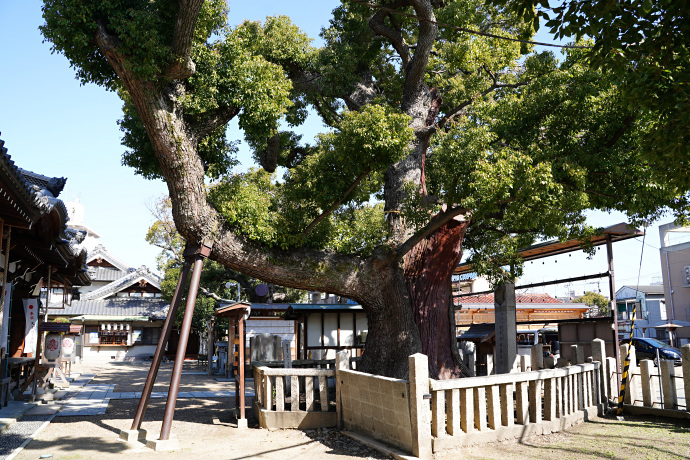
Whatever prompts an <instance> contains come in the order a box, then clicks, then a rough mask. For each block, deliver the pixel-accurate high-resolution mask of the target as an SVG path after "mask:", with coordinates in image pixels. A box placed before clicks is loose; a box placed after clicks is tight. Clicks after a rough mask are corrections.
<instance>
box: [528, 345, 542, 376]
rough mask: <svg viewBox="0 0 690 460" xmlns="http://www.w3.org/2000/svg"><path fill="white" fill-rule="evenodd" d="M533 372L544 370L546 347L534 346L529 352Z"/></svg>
mask: <svg viewBox="0 0 690 460" xmlns="http://www.w3.org/2000/svg"><path fill="white" fill-rule="evenodd" d="M529 353H530V362H531V363H532V370H533V371H538V370H539V369H544V347H543V346H542V345H541V344H537V345H532V346H531V347H530V350H529Z"/></svg>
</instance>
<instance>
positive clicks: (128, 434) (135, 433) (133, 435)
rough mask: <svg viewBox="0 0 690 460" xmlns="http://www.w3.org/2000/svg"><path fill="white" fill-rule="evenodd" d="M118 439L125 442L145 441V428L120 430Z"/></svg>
mask: <svg viewBox="0 0 690 460" xmlns="http://www.w3.org/2000/svg"><path fill="white" fill-rule="evenodd" d="M120 439H122V440H123V441H127V442H144V443H145V442H146V430H120Z"/></svg>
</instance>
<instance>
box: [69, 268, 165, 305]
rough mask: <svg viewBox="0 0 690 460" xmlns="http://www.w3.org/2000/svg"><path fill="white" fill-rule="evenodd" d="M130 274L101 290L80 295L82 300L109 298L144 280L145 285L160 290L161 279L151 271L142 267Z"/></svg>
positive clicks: (132, 270)
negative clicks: (147, 284)
mask: <svg viewBox="0 0 690 460" xmlns="http://www.w3.org/2000/svg"><path fill="white" fill-rule="evenodd" d="M130 270H131V271H130V273H128V274H127V275H125V276H123V277H122V278H119V279H117V280H115V281H113V282H112V283H110V284H106V285H105V286H103V287H102V288H99V289H96V290H95V291H91V292H87V293H85V294H82V296H81V297H82V299H83V300H102V299H104V298H106V297H108V296H111V295H113V294H115V293H117V292H119V291H122V290H123V289H127V288H128V287H130V286H131V285H133V284H134V283H136V282H138V281H139V280H140V279H142V278H143V279H145V280H146V282H147V283H149V284H151V285H153V286H155V287H156V288H158V289H160V288H161V279H160V277H159V276H158V275H156V274H154V273H151V271H150V270H149V269H148V268H146V267H145V266H144V265H142V266H141V267H139V268H137V269H136V270H135V269H133V268H131V269H130Z"/></svg>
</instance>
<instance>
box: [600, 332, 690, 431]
mask: <svg viewBox="0 0 690 460" xmlns="http://www.w3.org/2000/svg"><path fill="white" fill-rule="evenodd" d="M627 347H628V346H627V345H621V351H620V353H621V357H624V356H625V354H626V352H627ZM609 359H610V358H609ZM621 359H623V358H621ZM630 362H631V364H630V368H629V370H628V382H627V385H626V388H627V391H626V394H625V399H624V402H625V405H624V411H625V412H627V413H633V414H643V413H644V414H653V415H660V416H671V417H684V418H690V404H688V402H689V401H690V345H684V346H683V347H682V348H681V364H682V367H681V368H678V367H677V366H675V365H674V364H675V363H674V362H673V361H665V360H661V361H660V362H659V366H655V365H654V362H653V361H652V360H648V359H645V360H641V361H640V364H639V367H638V366H637V365H636V364H635V363H636V362H637V359H636V353H635V348H634V347H632V348H631V349H630ZM613 364H615V361H614V363H613ZM612 394H613V395H614V396H616V395H617V393H613V392H612Z"/></svg>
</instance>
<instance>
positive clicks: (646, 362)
mask: <svg viewBox="0 0 690 460" xmlns="http://www.w3.org/2000/svg"><path fill="white" fill-rule="evenodd" d="M652 369H654V364H653V361H652V360H651V359H643V360H642V361H640V383H641V386H642V405H643V406H644V407H652V405H653V400H652V372H651V370H652Z"/></svg>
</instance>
